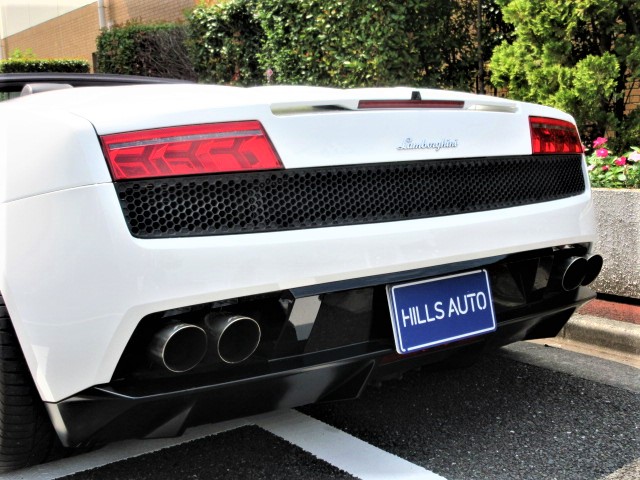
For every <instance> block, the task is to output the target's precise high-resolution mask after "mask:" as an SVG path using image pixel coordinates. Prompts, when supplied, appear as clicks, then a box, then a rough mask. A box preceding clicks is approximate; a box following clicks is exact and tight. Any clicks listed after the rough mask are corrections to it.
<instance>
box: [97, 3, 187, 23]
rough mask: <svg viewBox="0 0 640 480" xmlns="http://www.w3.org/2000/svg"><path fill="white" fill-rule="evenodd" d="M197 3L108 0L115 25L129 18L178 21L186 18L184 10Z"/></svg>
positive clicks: (111, 19) (149, 20)
mask: <svg viewBox="0 0 640 480" xmlns="http://www.w3.org/2000/svg"><path fill="white" fill-rule="evenodd" d="M197 3H198V2H197V0H164V1H161V2H159V1H154V0H108V1H107V9H108V12H107V17H108V20H109V21H110V22H112V23H113V24H114V25H118V24H122V23H126V22H127V21H128V20H139V21H142V22H145V23H146V22H159V21H167V22H176V21H181V20H184V11H185V10H187V9H190V8H193V7H194V6H196V5H197Z"/></svg>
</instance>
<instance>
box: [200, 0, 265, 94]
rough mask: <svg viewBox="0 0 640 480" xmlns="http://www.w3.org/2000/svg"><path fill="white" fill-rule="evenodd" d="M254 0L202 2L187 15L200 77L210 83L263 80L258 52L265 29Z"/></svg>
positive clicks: (256, 82)
mask: <svg viewBox="0 0 640 480" xmlns="http://www.w3.org/2000/svg"><path fill="white" fill-rule="evenodd" d="M253 10H254V5H253V2H250V1H246V0H242V1H237V0H233V1H228V2H223V3H219V4H216V5H212V6H210V7H207V6H204V5H201V6H199V7H197V8H195V9H194V10H192V11H191V13H190V14H189V15H188V16H187V21H188V23H189V27H190V42H189V47H190V51H191V58H192V60H193V64H194V67H195V70H196V72H197V74H198V78H199V79H200V80H201V81H204V82H208V83H228V84H232V85H251V84H259V83H261V82H262V79H263V74H262V72H261V70H260V67H259V62H258V54H259V52H260V46H261V42H262V39H263V36H264V35H263V32H262V28H261V26H260V23H259V22H258V19H257V18H256V17H255V15H254V12H253Z"/></svg>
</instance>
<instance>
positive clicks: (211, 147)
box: [101, 121, 282, 180]
mask: <svg viewBox="0 0 640 480" xmlns="http://www.w3.org/2000/svg"><path fill="white" fill-rule="evenodd" d="M101 141H102V146H103V149H104V152H105V155H106V157H107V160H108V162H109V167H110V168H111V174H112V175H113V179H114V180H127V179H133V178H152V177H168V176H178V175H197V174H202V173H220V172H238V171H244V170H271V169H276V168H282V163H281V162H280V159H279V158H278V154H277V153H276V151H275V149H274V148H273V146H272V145H271V142H270V141H269V138H268V137H267V134H266V133H265V131H264V129H263V128H262V125H261V124H260V122H257V121H246V122H230V123H217V124H216V123H214V124H206V125H187V126H183V127H170V128H159V129H155V130H140V131H137V132H128V133H117V134H114V135H105V136H103V137H101Z"/></svg>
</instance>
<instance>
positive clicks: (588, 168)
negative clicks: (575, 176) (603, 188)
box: [587, 165, 596, 172]
mask: <svg viewBox="0 0 640 480" xmlns="http://www.w3.org/2000/svg"><path fill="white" fill-rule="evenodd" d="M594 168H596V166H595V165H589V166H588V167H587V171H589V172H590V171H592V170H593V169H594Z"/></svg>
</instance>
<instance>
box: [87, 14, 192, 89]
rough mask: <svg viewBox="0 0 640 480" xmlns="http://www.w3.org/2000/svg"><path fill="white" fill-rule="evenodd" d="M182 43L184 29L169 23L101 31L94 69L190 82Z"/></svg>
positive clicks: (128, 25) (186, 56)
mask: <svg viewBox="0 0 640 480" xmlns="http://www.w3.org/2000/svg"><path fill="white" fill-rule="evenodd" d="M186 40H187V28H186V27H185V26H184V25H177V24H173V23H162V24H150V25H143V24H140V23H127V24H126V25H123V26H117V27H113V28H111V29H110V30H103V31H102V32H101V33H100V35H99V36H98V39H97V68H96V70H97V71H98V72H101V73H115V74H123V75H142V76H147V77H167V78H179V79H185V80H193V79H195V72H194V70H193V66H192V65H191V62H190V60H189V54H188V51H187V47H186V44H185V41H186Z"/></svg>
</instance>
